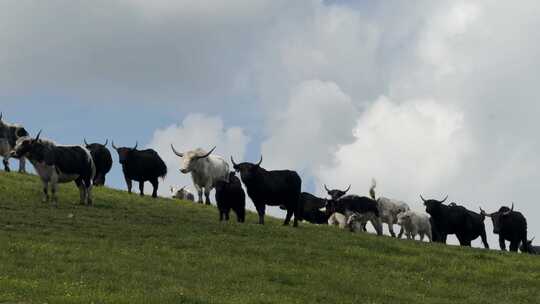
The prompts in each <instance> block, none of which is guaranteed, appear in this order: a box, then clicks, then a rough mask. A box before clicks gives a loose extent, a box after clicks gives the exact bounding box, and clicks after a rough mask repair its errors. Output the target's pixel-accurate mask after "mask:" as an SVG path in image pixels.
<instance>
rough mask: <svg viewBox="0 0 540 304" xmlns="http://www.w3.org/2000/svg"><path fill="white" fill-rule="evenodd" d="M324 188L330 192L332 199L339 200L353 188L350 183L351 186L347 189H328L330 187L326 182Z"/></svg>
mask: <svg viewBox="0 0 540 304" xmlns="http://www.w3.org/2000/svg"><path fill="white" fill-rule="evenodd" d="M324 189H325V190H326V193H328V195H329V196H330V199H331V200H334V201H336V200H338V199H340V198H341V197H342V196H344V195H345V194H347V192H349V190H350V189H351V185H349V187H347V189H345V190H339V189H332V190H330V189H328V187H326V184H325V185H324Z"/></svg>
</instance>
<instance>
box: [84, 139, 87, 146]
mask: <svg viewBox="0 0 540 304" xmlns="http://www.w3.org/2000/svg"><path fill="white" fill-rule="evenodd" d="M84 144H85V145H86V146H88V143H87V142H86V138H85V139H84Z"/></svg>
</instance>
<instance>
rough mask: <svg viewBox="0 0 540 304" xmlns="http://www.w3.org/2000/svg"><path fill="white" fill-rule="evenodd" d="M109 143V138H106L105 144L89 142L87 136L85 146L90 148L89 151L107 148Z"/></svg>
mask: <svg viewBox="0 0 540 304" xmlns="http://www.w3.org/2000/svg"><path fill="white" fill-rule="evenodd" d="M108 143H109V140H108V139H106V140H105V143H104V144H100V143H92V144H89V143H88V142H87V141H86V138H85V139H84V147H85V148H86V149H88V151H96V150H98V149H102V148H105V147H106V146H107V144H108Z"/></svg>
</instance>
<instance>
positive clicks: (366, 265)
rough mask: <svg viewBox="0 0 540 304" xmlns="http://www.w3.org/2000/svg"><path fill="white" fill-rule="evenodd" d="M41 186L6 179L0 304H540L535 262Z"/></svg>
mask: <svg viewBox="0 0 540 304" xmlns="http://www.w3.org/2000/svg"><path fill="white" fill-rule="evenodd" d="M39 185H40V183H39V181H38V179H37V178H36V177H34V176H28V175H20V174H16V173H11V174H6V173H3V172H2V173H0V303H540V258H538V257H533V256H528V255H521V254H510V253H502V252H497V251H486V250H480V249H470V248H459V247H455V246H444V245H438V244H427V243H419V242H412V241H406V240H395V239H391V238H389V237H376V236H373V235H365V234H352V233H348V232H344V231H339V230H337V229H333V228H332V227H316V226H312V225H308V224H303V225H301V227H300V228H299V229H293V228H292V227H282V226H281V225H280V224H281V221H277V220H271V219H268V221H267V224H266V225H265V226H260V225H256V224H254V223H255V222H256V218H255V216H254V215H253V214H249V215H248V218H247V223H246V224H243V225H242V224H237V223H235V222H231V223H227V224H225V223H219V222H218V221H217V218H218V213H217V210H216V209H215V207H207V206H200V205H196V204H193V203H188V202H180V201H174V200H169V199H157V200H154V199H151V198H140V197H139V196H137V195H128V194H127V193H125V192H122V191H117V190H111V189H107V188H101V189H95V191H94V197H95V206H94V207H85V206H79V205H78V204H77V203H76V202H77V201H78V192H77V189H76V188H75V186H74V185H72V184H65V185H62V186H61V187H60V191H59V208H57V209H55V208H53V207H50V206H49V205H46V204H42V203H41V202H40V190H39V189H40V186H39Z"/></svg>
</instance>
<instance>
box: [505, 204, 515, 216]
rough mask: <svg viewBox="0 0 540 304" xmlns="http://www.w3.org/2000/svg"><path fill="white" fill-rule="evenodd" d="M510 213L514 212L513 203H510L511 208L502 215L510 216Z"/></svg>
mask: <svg viewBox="0 0 540 304" xmlns="http://www.w3.org/2000/svg"><path fill="white" fill-rule="evenodd" d="M512 211H514V203H512V208H510V210H508V211H506V212H504V213H503V215H508V214H510V213H511V212H512Z"/></svg>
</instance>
